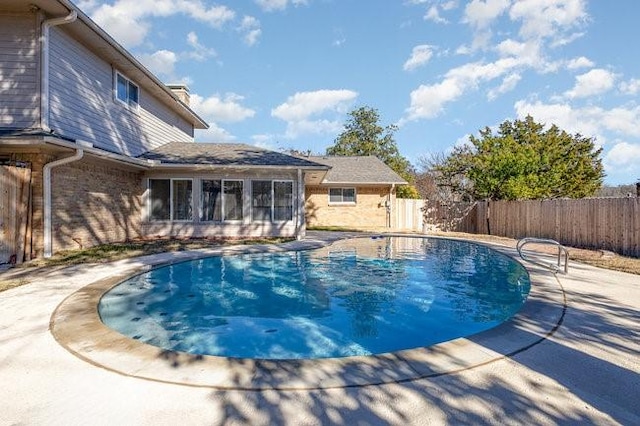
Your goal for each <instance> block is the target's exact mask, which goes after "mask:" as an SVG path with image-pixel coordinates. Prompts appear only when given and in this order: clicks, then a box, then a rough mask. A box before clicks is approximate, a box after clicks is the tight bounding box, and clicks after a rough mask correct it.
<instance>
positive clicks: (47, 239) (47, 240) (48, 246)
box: [42, 148, 84, 258]
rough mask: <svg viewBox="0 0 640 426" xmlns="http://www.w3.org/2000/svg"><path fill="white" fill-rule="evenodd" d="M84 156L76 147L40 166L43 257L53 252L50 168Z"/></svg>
mask: <svg viewBox="0 0 640 426" xmlns="http://www.w3.org/2000/svg"><path fill="white" fill-rule="evenodd" d="M83 156H84V150H83V149H82V148H77V149H76V153H75V154H74V155H72V156H71V157H65V158H61V159H59V160H55V161H52V162H50V163H47V164H45V165H44V167H43V168H42V179H43V183H44V188H43V189H44V206H43V210H44V257H45V258H49V257H51V254H52V252H53V250H52V246H53V242H52V238H51V169H53V168H54V167H57V166H62V165H63V164H67V163H71V162H74V161H78V160H80V159H81V158H82V157H83Z"/></svg>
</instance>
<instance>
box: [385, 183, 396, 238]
mask: <svg viewBox="0 0 640 426" xmlns="http://www.w3.org/2000/svg"><path fill="white" fill-rule="evenodd" d="M395 187H396V184H395V183H392V184H391V190H390V191H389V204H388V205H387V224H388V227H389V228H393V223H392V220H393V190H394V189H395Z"/></svg>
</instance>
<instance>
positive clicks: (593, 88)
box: [564, 68, 616, 99]
mask: <svg viewBox="0 0 640 426" xmlns="http://www.w3.org/2000/svg"><path fill="white" fill-rule="evenodd" d="M615 79H616V76H615V74H613V73H611V72H609V71H607V70H604V69H601V68H597V69H593V70H591V71H589V72H587V73H585V74H582V75H579V76H577V77H576V84H575V86H573V89H571V90H568V91H566V92H565V93H564V95H565V96H567V97H569V98H572V99H575V98H586V97H589V96H595V95H599V94H601V93H604V92H607V91H609V90H611V88H612V87H613V85H614V83H615Z"/></svg>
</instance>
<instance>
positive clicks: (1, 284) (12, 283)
mask: <svg viewBox="0 0 640 426" xmlns="http://www.w3.org/2000/svg"><path fill="white" fill-rule="evenodd" d="M25 284H29V281H28V280H27V279H26V278H18V279H15V280H1V281H0V291H5V290H9V289H12V288H16V287H20V286H21V285H25Z"/></svg>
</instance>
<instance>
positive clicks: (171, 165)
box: [147, 160, 329, 171]
mask: <svg viewBox="0 0 640 426" xmlns="http://www.w3.org/2000/svg"><path fill="white" fill-rule="evenodd" d="M147 161H149V164H150V166H151V168H153V169H155V170H161V169H169V170H171V169H195V170H211V169H230V170H231V169H236V170H237V169H256V170H258V169H272V168H278V169H279V170H283V169H284V170H309V171H311V170H321V171H325V170H328V169H329V168H328V167H317V166H285V165H276V164H271V165H269V164H264V165H256V164H198V163H164V162H162V161H157V160H147Z"/></svg>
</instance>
